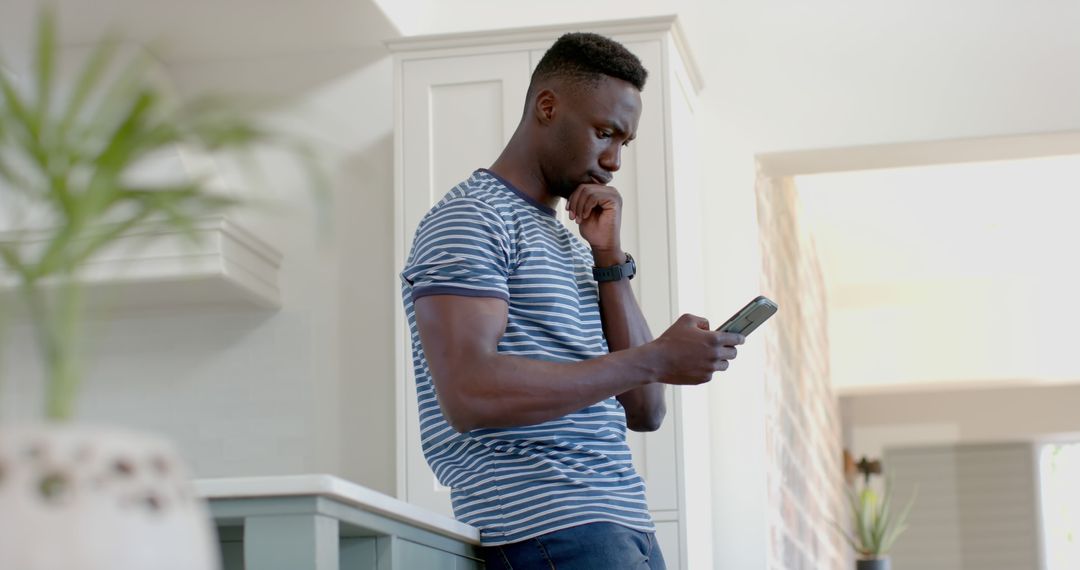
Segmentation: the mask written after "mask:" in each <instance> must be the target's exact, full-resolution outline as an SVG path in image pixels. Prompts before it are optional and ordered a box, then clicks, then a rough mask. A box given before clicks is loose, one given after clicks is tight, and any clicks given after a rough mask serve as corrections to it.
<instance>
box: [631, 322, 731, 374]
mask: <svg viewBox="0 0 1080 570" xmlns="http://www.w3.org/2000/svg"><path fill="white" fill-rule="evenodd" d="M745 341H746V337H744V336H743V335H741V334H736V333H726V332H720V331H714V330H710V329H709V321H708V320H707V319H704V318H702V317H697V316H694V315H689V314H687V315H683V316H681V317H679V320H677V321H675V323H674V324H673V325H671V326H670V327H669V328H668V330H666V331H664V334H662V335H660V337H659V338H657V339H656V340H654V341H653V342H652V343H651V344H652V345H653V346H654V348H655V349H656V352H657V353H658V354H659V355H660V358H661V362H662V363H663V366H662V372H661V375H660V377H659V378H658V380H659V381H660V382H663V383H665V384H704V383H705V382H708V381H709V380H710V379H711V378H712V375H713V373H714V372H718V371H723V370H727V369H728V362H729V361H731V360H733V359H734V358H735V356H736V354H738V350H737V349H736V348H735V347H736V346H738V345H740V344H742V343H743V342H745Z"/></svg>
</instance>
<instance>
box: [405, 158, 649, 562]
mask: <svg viewBox="0 0 1080 570" xmlns="http://www.w3.org/2000/svg"><path fill="white" fill-rule="evenodd" d="M401 277H402V297H403V300H404V303H405V315H406V318H407V319H408V321H409V329H410V332H411V333H412V353H413V367H414V370H415V373H416V391H417V399H418V400H419V402H418V403H419V406H420V440H421V444H422V447H423V451H424V456H425V457H426V458H427V461H428V464H429V465H430V466H431V468H432V470H433V471H434V472H435V476H436V477H437V478H438V480H439V482H440V483H442V484H443V485H446V486H448V487H450V488H451V495H450V498H451V501H452V502H453V506H454V514H455V516H456V517H457V518H458V519H459V520H461V521H462V522H465V523H467V524H470V525H473V526H475V527H477V528H479V529H480V539H481V542H482V543H483V545H484V546H495V545H499V544H506V543H511V542H518V541H521V540H526V539H529V538H533V537H535V536H539V535H541V534H545V533H548V532H553V531H556V530H560V529H564V528H569V527H573V526H577V525H581V524H586V523H590V522H600V521H603V522H612V523H617V524H621V525H623V526H627V527H630V528H633V529H637V530H641V531H652V530H653V524H652V518H651V517H650V515H649V511H648V507H647V505H646V503H645V484H644V482H643V481H642V479H641V477H640V476H639V475H638V474H637V472H636V471H635V470H634V467H633V464H632V463H631V461H630V448H629V447H628V446H627V444H626V416H625V413H624V411H623V408H622V406H621V405H620V404H619V402H618V401H617V400H616V399H615V398H608V399H606V400H604V401H601V402H597V403H595V404H593V405H591V406H589V407H587V408H584V409H582V410H579V411H577V412H574V413H572V414H568V415H566V416H563V417H561V418H558V419H555V420H551V421H548V422H545V423H542V424H538V425H532V426H524V427H518V428H511V429H477V430H473V431H471V432H468V433H464V434H459V433H457V432H455V431H454V429H453V428H451V427H450V424H449V423H447V421H446V418H445V417H444V416H443V414H442V410H441V409H440V408H439V404H438V401H437V400H436V394H435V386H434V385H433V384H432V381H431V372H430V371H429V370H428V363H427V360H426V359H425V358H424V351H423V348H422V346H421V344H420V335H419V333H418V332H417V330H416V314H415V311H414V310H413V301H414V300H416V299H418V298H420V297H423V296H425V295H447V294H449V295H465V296H473V297H476V296H480V297H495V298H499V299H503V300H505V301H506V302H507V304H508V305H509V314H508V317H507V323H506V332H505V334H504V335H503V337H502V338H501V339H500V340H499V346H498V350H499V352H500V353H504V354H512V355H516V356H521V357H525V358H535V359H539V360H548V361H555V362H577V361H581V360H587V359H589V358H594V357H597V356H601V355H604V354H607V352H608V347H607V341H606V340H605V339H604V332H603V328H602V326H601V320H600V307H599V292H598V287H597V284H596V281H594V280H593V278H592V253H591V251H590V249H589V247H588V246H586V245H585V244H584V243H583V242H582V241H581V240H580V239H578V238H577V237H576V236H574V235H573V234H572V233H571V232H570V231H569V230H568V229H567V228H566V227H565V226H564V225H563V224H562V222H560V221H559V220H558V219H557V218H556V217H555V211H554V210H552V209H551V208H549V207H547V206H544V205H542V204H540V203H538V202H536V201H534V200H532V199H531V198H529V197H528V196H526V195H525V194H523V193H521V192H520V191H519V190H517V189H516V188H514V187H513V186H512V185H510V184H509V183H508V182H506V181H504V180H502V179H500V178H498V177H497V176H496V175H495V174H494V173H492V172H489V171H487V170H477V171H476V172H474V173H473V175H472V176H471V177H470V178H469V179H468V180H466V181H465V182H462V183H461V184H458V185H457V186H456V187H455V188H454V189H453V190H451V191H450V192H449V193H447V194H446V196H445V197H443V199H442V200H441V201H439V203H438V204H436V205H435V206H434V207H433V208H432V209H431V211H429V212H428V213H427V215H426V216H424V218H423V219H422V220H421V221H420V226H419V227H418V229H417V230H416V237H415V238H414V240H413V248H412V252H411V253H410V254H409V260H408V262H407V264H406V266H405V269H404V271H403V272H402V274H401ZM555 382H559V379H557V378H553V379H552V383H555Z"/></svg>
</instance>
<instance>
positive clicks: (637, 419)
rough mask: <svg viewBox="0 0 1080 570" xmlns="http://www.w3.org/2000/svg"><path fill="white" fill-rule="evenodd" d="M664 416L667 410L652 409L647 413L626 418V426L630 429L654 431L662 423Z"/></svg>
mask: <svg viewBox="0 0 1080 570" xmlns="http://www.w3.org/2000/svg"><path fill="white" fill-rule="evenodd" d="M665 416H667V410H665V409H663V408H661V409H658V410H653V411H652V412H650V413H647V414H637V415H635V416H633V417H628V418H626V427H627V428H629V429H630V431H641V432H649V431H656V430H658V429H660V426H662V425H663V424H664V417H665Z"/></svg>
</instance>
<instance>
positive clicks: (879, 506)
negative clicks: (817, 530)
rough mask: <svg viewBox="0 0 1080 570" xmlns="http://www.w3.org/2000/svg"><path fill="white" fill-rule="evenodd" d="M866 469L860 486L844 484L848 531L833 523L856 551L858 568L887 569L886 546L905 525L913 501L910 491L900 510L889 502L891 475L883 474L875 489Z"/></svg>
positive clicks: (891, 497)
mask: <svg viewBox="0 0 1080 570" xmlns="http://www.w3.org/2000/svg"><path fill="white" fill-rule="evenodd" d="M870 475H871V473H870V472H869V471H866V472H864V478H863V483H862V485H861V487H862V488H861V489H858V488H856V485H845V488H844V491H845V493H846V495H847V502H848V508H849V512H850V515H851V527H850V528H851V531H850V532H849V531H848V530H847V529H846V528H845V527H844V526H841V525H839V524H835V523H834V524H835V526H836V528H837V530H839V531H840V532H841V533H842V534H843V535H844V538H845V539H846V540H847V542H848V544H850V545H851V547H852V548H854V549H855V552H856V554H857V555H858V561H857V565H858V570H888V569H889V567H890V562H889V558H888V553H889V550H890V549H891V548H892V546H893V544H894V543H895V542H896V539H897V538H899V536H900V534H901V533H903V532H904V530H905V529H907V517H908V514H909V513H910V512H911V507H912V505H914V503H915V496H914V495H913V496H912V497H911V499H910V500H909V501H908V503H907V505H905V506H904V508H903V510H901V511H896V510H895V509H894V506H893V481H892V477H891V476H889V475H885V484H884V492H883V493H880V494H879V493H878V492H877V491H876V490H874V488H873V487H872V486H871V484H870Z"/></svg>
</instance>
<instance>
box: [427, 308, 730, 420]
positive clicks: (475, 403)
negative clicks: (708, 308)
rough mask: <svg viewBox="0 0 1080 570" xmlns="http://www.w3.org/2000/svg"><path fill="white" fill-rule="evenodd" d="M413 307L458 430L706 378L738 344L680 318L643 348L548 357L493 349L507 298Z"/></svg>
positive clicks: (540, 416)
mask: <svg viewBox="0 0 1080 570" xmlns="http://www.w3.org/2000/svg"><path fill="white" fill-rule="evenodd" d="M414 307H415V310H416V324H417V329H418V330H419V333H420V341H421V344H422V345H423V348H424V355H425V357H426V358H427V362H428V366H429V368H430V370H431V375H432V381H433V382H434V384H435V391H436V393H437V394H438V398H439V405H440V407H441V408H442V410H443V414H444V415H445V416H446V418H447V421H449V422H450V425H451V426H452V427H453V428H454V429H455V430H457V431H460V432H464V431H470V430H474V429H479V428H499V427H517V426H524V425H533V424H538V423H542V422H545V421H548V420H553V419H556V418H560V417H562V416H564V415H566V414H569V413H572V412H576V411H578V410H580V409H582V408H585V407H588V406H590V405H592V404H595V403H596V402H599V401H601V400H604V399H605V398H608V397H611V396H615V395H618V394H623V393H625V392H628V391H631V390H634V389H636V388H640V387H643V386H648V385H652V384H654V383H656V382H665V383H671V384H700V383H703V382H707V381H708V380H709V379H710V378H711V377H712V374H713V372H715V371H717V370H723V369H726V368H727V361H728V360H730V359H731V358H734V357H735V348H734V345H736V344H739V343H741V342H742V338H741V337H740V336H739V335H732V334H727V333H718V332H715V331H710V330H708V322H707V321H705V320H704V319H701V318H699V317H693V316H691V315H684V316H683V317H682V318H680V319H679V320H678V321H677V322H676V323H675V324H674V325H672V326H671V328H669V329H668V330H667V331H666V332H665V333H664V334H663V335H661V337H660V338H658V339H657V340H655V341H652V342H650V343H647V344H645V345H642V346H638V347H633V348H628V349H626V350H621V351H619V352H615V353H612V354H608V355H605V356H602V357H599V358H595V359H592V360H586V361H582V362H573V363H560V362H548V361H541V360H535V359H530V358H523V357H518V356H511V355H506V354H500V353H499V352H498V350H497V348H498V342H499V339H500V338H501V337H502V335H503V332H504V330H505V327H506V319H507V314H508V308H507V305H506V302H505V301H502V300H500V299H494V298H484V297H465V296H455V295H431V296H426V297H421V298H419V299H417V300H416V301H415V303H414Z"/></svg>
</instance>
